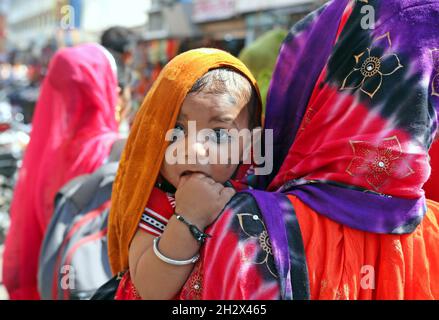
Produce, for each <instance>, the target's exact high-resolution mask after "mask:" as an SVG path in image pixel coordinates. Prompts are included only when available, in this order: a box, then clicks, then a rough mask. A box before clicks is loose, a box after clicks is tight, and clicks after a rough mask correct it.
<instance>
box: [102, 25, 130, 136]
mask: <svg viewBox="0 0 439 320" xmlns="http://www.w3.org/2000/svg"><path fill="white" fill-rule="evenodd" d="M134 41H135V36H134V33H133V32H132V31H131V30H129V29H128V28H125V27H118V26H115V27H111V28H109V29H107V30H105V31H104V32H103V33H102V35H101V45H102V46H103V47H104V48H105V49H107V50H108V52H110V53H111V55H112V56H113V58H114V59H115V61H116V65H117V79H118V84H119V89H118V90H119V99H118V103H117V107H116V117H117V119H118V121H120V122H121V127H120V130H121V133H122V134H123V135H124V136H127V135H128V131H129V126H130V125H131V120H132V118H133V115H132V114H131V112H132V105H131V102H132V99H131V97H132V92H131V90H132V87H131V85H132V81H133V71H132V61H133V52H132V50H133V44H134Z"/></svg>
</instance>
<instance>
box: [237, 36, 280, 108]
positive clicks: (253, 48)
mask: <svg viewBox="0 0 439 320" xmlns="http://www.w3.org/2000/svg"><path fill="white" fill-rule="evenodd" d="M287 34H288V32H287V31H286V30H283V29H274V30H271V31H268V32H266V33H264V34H263V35H262V36H260V37H259V38H258V39H256V41H255V42H253V43H251V44H250V45H249V46H247V47H245V48H244V49H243V50H242V51H241V53H240V54H239V57H238V58H239V59H240V60H241V61H242V62H244V64H245V65H246V66H248V68H249V69H250V71H251V72H252V73H253V74H254V76H255V78H256V81H257V82H258V86H259V88H260V90H261V98H262V103H263V114H264V113H265V105H266V101H267V93H268V88H269V86H270V81H271V77H272V75H273V70H274V67H275V66H276V60H277V57H278V54H279V49H280V46H281V44H282V41H283V40H284V39H285V37H286V36H287Z"/></svg>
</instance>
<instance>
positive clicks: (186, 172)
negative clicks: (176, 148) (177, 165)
mask: <svg viewBox="0 0 439 320" xmlns="http://www.w3.org/2000/svg"><path fill="white" fill-rule="evenodd" d="M197 173H199V174H202V175H204V176H206V177H210V176H209V175H207V174H205V173H204V172H201V171H190V170H186V171H184V172H183V173H182V174H181V175H180V177H181V178H182V177H186V176H190V175H193V174H197Z"/></svg>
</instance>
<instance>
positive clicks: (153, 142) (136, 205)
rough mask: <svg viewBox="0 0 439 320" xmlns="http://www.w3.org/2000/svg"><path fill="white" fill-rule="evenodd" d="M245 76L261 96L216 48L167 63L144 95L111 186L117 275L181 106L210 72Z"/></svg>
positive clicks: (250, 77) (242, 67) (125, 262)
mask: <svg viewBox="0 0 439 320" xmlns="http://www.w3.org/2000/svg"><path fill="white" fill-rule="evenodd" d="M218 68H230V69H234V70H236V71H237V72H239V73H240V74H242V75H244V76H245V77H246V78H247V79H248V80H249V81H250V83H252V85H253V87H254V88H255V90H256V92H257V94H258V97H259V108H261V106H260V104H261V103H260V94H259V89H258V87H257V84H256V80H255V79H254V77H253V75H252V74H251V72H250V71H249V70H248V69H247V67H246V66H245V65H244V64H243V63H242V62H241V61H239V60H238V59H237V58H235V57H233V56H232V55H230V54H228V53H226V52H224V51H221V50H216V49H196V50H191V51H188V52H185V53H183V54H181V55H179V56H177V57H176V58H174V59H173V60H172V61H171V62H169V63H168V64H167V65H166V66H165V68H164V69H163V71H162V72H161V74H160V76H159V77H158V79H157V80H156V82H155V83H154V85H153V86H152V88H151V90H150V91H149V93H148V95H147V96H146V98H145V100H144V102H143V104H142V106H141V108H140V110H139V112H138V114H137V116H136V119H135V121H134V124H133V127H132V130H131V133H130V136H129V137H128V141H127V145H126V147H125V150H124V152H123V154H122V158H121V162H120V165H119V171H118V173H117V176H116V180H115V183H114V186H113V196H112V207H111V212H110V217H109V226H108V242H109V244H108V246H109V247H108V251H109V257H110V264H111V268H112V271H113V273H114V274H116V273H118V272H121V271H125V270H127V269H128V249H129V245H130V242H131V240H132V238H133V237H134V235H135V233H136V230H137V227H138V224H139V221H140V218H141V215H142V212H143V209H144V208H145V206H146V204H147V202H148V199H149V196H150V194H151V191H152V189H153V188H154V185H155V183H156V180H157V177H158V175H159V171H160V168H161V165H162V161H163V159H164V156H165V152H166V148H167V147H168V143H167V142H166V141H165V136H166V133H167V132H168V131H169V130H171V129H173V128H174V127H175V123H176V121H177V117H178V114H179V112H180V108H181V105H182V104H183V101H184V99H185V98H186V95H187V94H188V92H189V91H190V89H191V88H192V86H193V85H194V83H195V82H196V81H197V80H198V79H199V78H201V77H202V76H203V75H204V74H206V73H207V72H208V71H210V70H212V69H218Z"/></svg>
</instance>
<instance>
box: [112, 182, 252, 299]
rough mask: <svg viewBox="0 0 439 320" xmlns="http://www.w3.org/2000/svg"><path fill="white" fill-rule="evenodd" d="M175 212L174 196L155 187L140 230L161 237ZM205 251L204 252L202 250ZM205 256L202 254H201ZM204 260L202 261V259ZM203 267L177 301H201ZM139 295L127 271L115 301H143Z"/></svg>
mask: <svg viewBox="0 0 439 320" xmlns="http://www.w3.org/2000/svg"><path fill="white" fill-rule="evenodd" d="M229 182H230V183H231V184H232V186H233V187H234V188H235V189H236V190H238V191H240V190H244V189H248V186H247V185H244V184H243V183H241V182H238V181H235V180H230V181H229ZM174 212H175V198H174V195H173V194H171V193H169V192H165V191H163V190H161V189H159V188H157V187H155V188H154V189H153V191H152V193H151V196H150V198H149V201H148V204H147V206H146V208H145V210H144V212H143V215H142V218H141V221H140V223H139V229H141V230H142V231H144V232H147V233H148V234H150V235H153V236H156V237H158V236H160V235H161V234H162V233H163V231H164V229H165V227H166V225H167V223H168V221H169V219H170V218H171V217H172V215H173V214H174ZM202 251H204V250H202ZM200 254H201V255H202V254H203V253H202V252H201V253H200ZM200 260H202V259H200ZM201 271H202V266H201V264H200V263H197V264H196V265H195V267H194V270H193V271H192V273H191V275H190V277H189V279H188V281H187V282H186V284H185V286H184V287H183V288H182V290H181V292H180V293H179V294H177V295H176V297H175V299H177V300H199V299H201V298H202V296H201V288H202V282H203V279H202V274H201V273H202V272H201ZM141 299H142V298H141V297H140V295H139V293H138V292H137V290H136V288H135V286H134V284H133V282H132V280H131V276H130V273H129V271H127V272H126V273H125V274H124V275H123V277H122V279H121V281H120V283H119V287H118V289H117V291H116V295H115V300H141Z"/></svg>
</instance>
